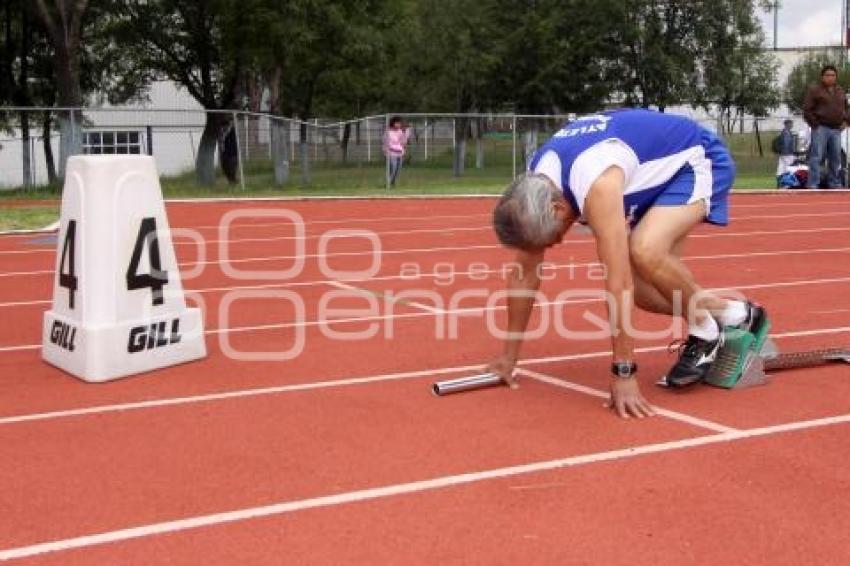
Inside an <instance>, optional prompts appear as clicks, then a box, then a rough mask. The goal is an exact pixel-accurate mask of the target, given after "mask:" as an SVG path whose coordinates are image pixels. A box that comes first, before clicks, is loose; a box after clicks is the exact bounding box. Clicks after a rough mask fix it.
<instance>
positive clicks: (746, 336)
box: [706, 332, 850, 389]
mask: <svg viewBox="0 0 850 566" xmlns="http://www.w3.org/2000/svg"><path fill="white" fill-rule="evenodd" d="M756 343H757V340H756V337H755V336H753V335H752V334H751V333H749V332H738V333H737V334H734V335H732V336H729V337H727V340H726V343H725V344H724V346H723V348H722V349H721V350H720V353H719V354H718V356H717V359H716V360H715V361H714V363H713V364H712V366H711V371H710V372H709V375H708V377H707V378H706V383H709V384H710V385H714V386H717V387H723V388H725V389H741V388H744V387H752V386H754V385H762V384H764V383H767V381H768V373H772V372H775V371H779V370H783V369H793V368H802V367H813V366H819V365H824V364H827V363H832V362H844V363H850V348H829V349H824V350H809V351H802V352H789V353H781V352H780V351H779V348H777V346H776V343H775V342H774V341H773V340H772V339H771V338H770V337H766V338H765V340H764V342H763V344H762V345H761V347H759V348H754V347H753V345H754V344H756Z"/></svg>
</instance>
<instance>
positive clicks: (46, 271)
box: [0, 227, 850, 277]
mask: <svg viewBox="0 0 850 566" xmlns="http://www.w3.org/2000/svg"><path fill="white" fill-rule="evenodd" d="M818 230H822V229H818ZM840 230H842V231H847V230H850V227H847V228H840ZM753 234H756V232H741V233H738V234H722V235H723V236H748V235H753ZM759 234H761V233H759ZM719 235H720V234H713V235H712V234H706V235H704V237H706V238H709V237H710V238H714V237H718V236H719ZM694 237H697V236H694ZM571 242H572V241H570V242H567V243H568V244H569V243H571ZM575 242H584V240H575ZM490 249H503V246H501V245H491V244H482V245H475V246H472V245H465V246H445V247H438V248H409V249H400V250H370V251H362V252H335V253H329V254H328V253H326V254H303V255H280V256H259V257H248V258H239V259H228V260H227V262H226V263H228V264H240V263H261V262H266V261H280V260H289V259H292V260H297V259H319V258H329V257H361V256H372V257H374V256H375V255H378V256H381V257H383V256H390V255H400V254H404V255H406V254H412V253H422V254H424V253H438V252H465V251H471V250H472V251H474V250H490ZM846 251H850V248H847V247H843V248H814V249H808V250H779V251H771V252H750V253H739V254H723V255H711V256H709V255H706V256H685V257H683V258H682V259H683V260H704V259H724V258H740V257H750V256H758V257H770V256H777V255H794V254H810V253H841V252H846ZM224 263H225V262H222V261H221V260H218V259H211V260H205V261H187V262H182V263H178V264H177V265H178V267H181V268H183V267H193V266H197V265H222V264H224ZM572 265H573V266H575V267H586V266H596V265H598V262H585V263H575V264H572ZM55 272H56V271H55V269H42V270H37V271H16V272H6V273H0V277H23V276H29V275H45V274H54V273H55Z"/></svg>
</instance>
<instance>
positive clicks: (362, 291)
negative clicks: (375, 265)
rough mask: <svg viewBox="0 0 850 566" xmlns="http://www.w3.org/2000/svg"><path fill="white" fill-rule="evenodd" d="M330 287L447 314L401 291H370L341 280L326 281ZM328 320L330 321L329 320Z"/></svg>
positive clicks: (437, 313) (436, 313)
mask: <svg viewBox="0 0 850 566" xmlns="http://www.w3.org/2000/svg"><path fill="white" fill-rule="evenodd" d="M327 284H328V285H330V286H331V287H336V288H337V289H342V290H343V291H352V292H354V293H359V294H362V295H370V296H373V297H378V298H380V299H383V300H388V301H390V302H392V303H398V304H400V305H404V306H408V307H413V308H417V309H419V310H421V311H425V312H427V313H429V314H433V315H441V314H447V312H446V311H444V310H443V309H440V308H437V307H431V306H428V305H424V304H422V303H419V302H416V301H411V300H408V299H406V298H404V296H403V293H402V294H399V295H398V296H396V295H395V294H393V292H392V291H390V292H383V291H370V290H369V289H364V288H363V287H355V286H354V285H349V284H347V283H343V282H341V281H328V283H327ZM329 322H330V321H329Z"/></svg>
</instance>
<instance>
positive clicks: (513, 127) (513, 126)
mask: <svg viewBox="0 0 850 566" xmlns="http://www.w3.org/2000/svg"><path fill="white" fill-rule="evenodd" d="M511 153H512V155H511V157H512V162H513V167H512V169H511V171H512V172H513V177H512V178H516V114H514V115H513V116H512V117H511Z"/></svg>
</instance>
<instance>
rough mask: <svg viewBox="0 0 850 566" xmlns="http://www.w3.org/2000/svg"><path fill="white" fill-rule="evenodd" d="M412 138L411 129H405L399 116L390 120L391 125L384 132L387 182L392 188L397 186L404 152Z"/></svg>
mask: <svg viewBox="0 0 850 566" xmlns="http://www.w3.org/2000/svg"><path fill="white" fill-rule="evenodd" d="M409 137H410V128H409V127H405V126H404V124H403V123H402V121H401V118H399V117H398V116H393V117H392V118H390V123H389V125H388V127H387V129H386V131H385V132H384V143H383V147H384V155H385V156H386V158H387V163H388V167H387V181H388V182H389V184H390V186H391V187H392V186H395V181H396V178H397V177H398V172H399V170H400V169H401V161H402V159H403V158H404V150H405V148H406V147H407V140H408V138H409Z"/></svg>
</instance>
